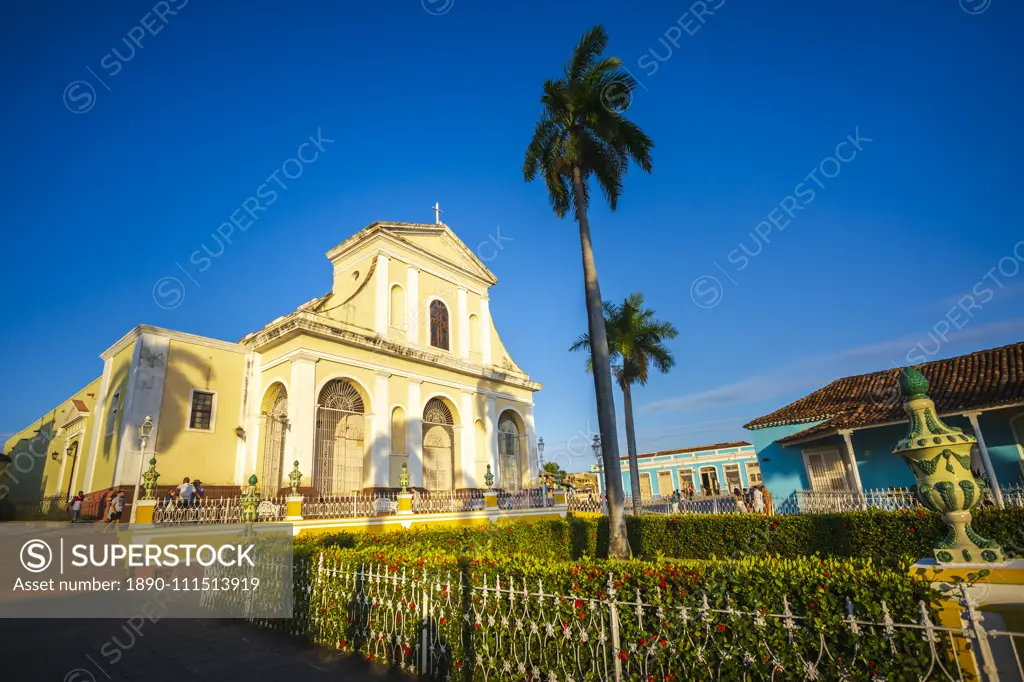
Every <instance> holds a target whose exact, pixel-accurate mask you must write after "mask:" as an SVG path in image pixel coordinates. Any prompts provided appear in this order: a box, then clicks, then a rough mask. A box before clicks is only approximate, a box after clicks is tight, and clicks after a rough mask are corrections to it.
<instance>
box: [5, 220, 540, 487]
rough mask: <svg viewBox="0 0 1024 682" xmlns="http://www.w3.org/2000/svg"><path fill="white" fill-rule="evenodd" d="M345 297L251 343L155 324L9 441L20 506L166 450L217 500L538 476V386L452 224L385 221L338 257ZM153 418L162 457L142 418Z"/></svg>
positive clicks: (486, 278)
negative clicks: (292, 490)
mask: <svg viewBox="0 0 1024 682" xmlns="http://www.w3.org/2000/svg"><path fill="white" fill-rule="evenodd" d="M327 259H328V260H329V261H330V264H331V269H332V272H333V284H332V287H331V290H330V292H329V293H327V294H326V295H324V296H321V297H319V298H314V299H313V300H311V301H308V302H306V303H303V304H302V305H300V306H299V307H298V308H296V310H295V311H294V312H292V313H290V314H288V315H285V316H283V317H278V318H277V319H275V320H272V321H271V322H270V323H268V324H267V325H266V326H264V327H263V328H262V329H259V330H256V331H254V332H252V333H250V334H247V335H246V336H244V337H243V338H242V339H240V340H239V341H237V342H229V341H222V340H218V339H211V338H206V337H202V336H196V335H193V334H187V333H183V332H178V331H172V330H169V329H161V328H157V327H152V326H147V325H139V326H138V327H136V328H134V329H132V330H131V331H130V332H128V333H127V334H125V335H124V336H123V337H121V338H120V339H118V340H117V341H116V342H114V344H113V345H112V346H110V348H108V349H107V350H105V351H104V352H103V353H101V354H100V357H101V358H102V360H103V373H102V375H101V376H99V377H97V378H96V379H95V380H94V381H92V382H91V383H90V384H89V385H88V386H86V387H85V388H83V389H82V390H81V391H79V392H78V393H76V394H75V395H73V396H71V397H70V398H69V399H68V400H66V401H64V402H63V403H61V404H60V405H58V406H57V407H55V408H54V409H53V410H52V411H50V412H48V413H47V414H46V415H44V416H43V417H42V418H41V419H40V420H39V421H37V422H35V423H34V424H32V425H30V426H29V427H27V428H26V429H24V430H23V431H21V432H19V433H17V434H15V435H14V436H13V437H12V438H10V439H8V440H7V442H6V444H5V447H4V453H5V454H6V455H7V456H8V457H10V462H9V465H8V467H7V471H6V475H5V476H3V479H4V480H3V481H0V483H2V484H3V486H4V487H3V488H0V492H3V493H6V494H8V495H11V496H12V498H14V499H23V500H30V499H36V498H38V497H40V496H67V495H73V494H74V493H76V492H77V491H78V490H84V491H86V493H87V494H88V493H94V492H102V491H106V490H109V489H111V488H113V487H122V488H125V489H126V491H128V493H129V494H130V493H131V490H132V488H133V487H134V485H135V483H136V481H138V480H139V476H140V472H141V471H142V470H143V468H144V465H146V464H147V463H148V460H149V459H150V458H151V457H154V456H155V457H156V459H157V467H156V468H157V471H158V472H159V473H160V483H161V484H162V485H164V484H172V483H179V482H180V481H181V479H182V478H183V477H185V476H189V477H191V478H192V479H201V480H202V481H203V483H204V485H205V487H206V490H207V495H208V496H209V495H211V494H213V495H214V496H216V495H218V493H219V494H223V495H225V496H227V495H237V493H238V489H239V486H240V485H242V484H243V483H244V482H245V481H246V480H247V479H248V478H249V476H250V475H251V474H253V473H255V474H256V475H257V477H258V479H259V485H260V488H261V491H262V492H263V493H264V494H266V495H273V494H276V493H277V492H278V491H279V490H280V489H282V488H284V487H286V486H287V483H288V474H289V472H290V471H291V470H292V467H293V462H295V461H297V462H298V467H299V471H300V472H301V473H302V475H303V478H302V487H303V489H304V492H307V491H308V492H309V493H310V494H317V495H321V496H336V495H346V494H351V493H354V492H360V491H372V490H384V489H394V488H397V487H399V485H400V484H399V476H400V474H401V471H402V467H403V465H406V466H407V468H408V472H409V474H410V483H411V486H412V487H415V488H420V489H426V490H431V491H441V490H459V489H472V488H482V487H484V485H485V484H484V477H485V474H486V471H487V467H488V466H490V469H491V471H492V473H493V474H494V477H495V483H494V486H495V487H496V488H502V489H505V490H517V489H520V488H522V487H527V486H531V485H534V482H535V481H536V480H537V450H536V438H535V432H534V415H533V394H534V392H536V391H538V390H540V388H541V386H540V384H538V383H536V382H534V381H531V380H530V377H529V376H528V375H527V374H526V373H525V372H524V371H523V370H522V369H520V368H519V366H518V365H517V364H516V363H515V362H514V361H513V359H512V358H511V357H510V356H509V354H508V351H507V350H506V349H505V347H504V345H502V342H501V338H500V337H499V336H498V332H497V330H496V329H495V327H494V324H493V323H492V321H491V314H490V298H489V291H490V288H491V287H492V286H493V285H495V284H496V283H497V281H498V280H497V278H496V277H495V276H494V274H493V273H492V272H491V271H490V270H489V269H488V268H487V267H486V266H485V265H484V263H483V262H482V261H481V260H480V258H478V257H477V255H476V254H474V253H473V251H472V250H471V249H469V248H468V247H467V246H466V245H465V244H464V243H463V242H462V241H460V240H459V238H458V237H456V236H455V234H454V233H453V232H452V230H451V229H450V228H449V227H448V226H447V225H445V224H444V223H442V222H440V220H438V221H437V223H435V224H414V223H394V222H375V223H373V224H371V225H369V226H367V227H365V228H364V229H362V230H360V231H359V232H358V233H356V234H355V235H353V236H352V237H350V238H349V239H347V240H345V241H344V242H342V243H341V244H338V245H337V246H335V247H334V248H332V249H331V250H329V251H328V252H327ZM147 417H148V418H149V419H150V421H151V424H152V431H151V433H150V435H149V437H148V445H147V446H146V447H145V451H144V452H143V451H142V450H141V446H142V439H141V438H140V426H142V424H143V423H144V422H145V421H146V419H147Z"/></svg>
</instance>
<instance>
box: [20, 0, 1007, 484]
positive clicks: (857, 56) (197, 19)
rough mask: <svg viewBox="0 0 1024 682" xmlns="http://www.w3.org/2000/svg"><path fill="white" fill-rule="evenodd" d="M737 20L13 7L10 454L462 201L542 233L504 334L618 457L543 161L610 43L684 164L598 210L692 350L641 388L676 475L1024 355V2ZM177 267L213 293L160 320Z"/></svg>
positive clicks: (474, 231) (634, 177) (565, 438)
mask: <svg viewBox="0 0 1024 682" xmlns="http://www.w3.org/2000/svg"><path fill="white" fill-rule="evenodd" d="M705 7H706V8H707V9H708V10H709V11H711V10H713V14H711V13H704V14H703V16H701V17H697V16H696V15H697V14H700V13H701V6H700V5H699V4H698V6H697V7H696V11H694V10H693V9H691V5H690V4H689V3H686V2H681V3H674V2H647V3H621V2H614V1H606V2H605V1H602V2H598V1H592V2H586V3H584V2H563V3H551V2H539V1H537V2H533V1H532V0H531V1H528V0H523V1H521V2H516V3H483V2H470V1H469V0H454V2H452V1H451V0H437V1H436V2H430V0H422V2H421V0H402V1H400V2H399V1H394V0H386V1H382V2H376V3H327V2H295V3H279V2H275V3H269V2H260V1H255V0H254V1H252V2H246V3H229V2H223V3H212V2H204V1H202V0H168V2H167V3H162V4H161V3H155V2H149V1H147V2H136V1H132V2H118V3H98V4H97V3H86V4H82V3H69V2H65V3H57V2H45V1H44V2H38V3H24V2H23V3H16V4H15V6H13V7H9V8H8V10H7V11H8V17H7V20H6V21H5V22H3V25H2V27H0V32H2V34H3V35H2V40H0V51H2V54H3V60H4V63H5V65H6V68H5V69H4V70H3V74H4V75H3V78H4V79H5V81H6V82H5V84H4V85H5V87H4V92H5V93H6V97H5V106H4V109H5V123H6V125H5V130H6V134H5V141H4V145H3V147H2V150H0V154H2V157H3V158H2V160H3V163H2V164H0V173H2V175H3V178H2V179H3V183H2V185H3V187H4V188H5V190H6V194H7V196H6V201H5V202H4V204H5V208H6V216H5V221H4V222H5V229H4V235H5V240H4V241H5V247H6V258H5V270H6V272H5V275H6V276H5V278H4V279H5V284H4V288H3V292H4V293H3V296H2V297H0V315H2V319H3V320H4V326H5V327H6V333H5V334H3V335H2V337H0V358H2V359H0V383H2V386H3V387H4V390H3V391H2V395H0V410H2V414H3V418H2V420H0V433H2V432H7V433H10V432H14V431H16V430H17V429H20V428H21V427H23V426H24V425H25V424H27V423H28V422H30V421H32V420H33V419H36V418H38V417H39V416H40V415H41V414H43V413H44V412H45V411H46V410H48V409H50V408H52V407H53V406H54V405H55V404H56V403H57V402H58V401H60V400H63V399H65V398H66V397H67V396H69V395H70V394H71V393H73V392H74V391H76V390H78V389H79V388H80V387H81V386H83V385H85V384H86V383H88V382H89V381H90V380H91V379H93V378H95V377H96V376H98V375H99V373H100V372H101V369H102V366H101V362H100V360H99V358H98V355H99V353H100V352H102V351H103V350H104V349H105V348H107V347H108V346H109V345H111V344H112V343H113V342H114V341H115V340H116V339H117V338H119V337H120V336H121V335H123V334H124V333H126V332H127V331H128V330H130V329H131V328H132V327H133V326H135V325H136V324H139V323H148V324H154V325H159V326H164V327H170V328H173V329H179V330H182V331H187V332H192V333H196V334H203V335H207V336H212V337H217V338H223V339H229V340H236V339H238V338H240V337H242V336H243V335H244V334H246V333H248V332H250V331H253V330H256V329H258V328H260V327H261V326H263V325H264V324H266V323H267V322H269V321H270V320H272V319H273V318H275V317H277V316H279V315H282V314H286V313H288V312H290V311H292V310H294V309H295V307H296V306H298V305H299V304H301V303H303V302H305V301H307V300H309V299H311V298H313V297H315V296H318V295H321V294H323V293H325V292H326V291H328V290H329V288H330V278H331V269H330V266H329V263H328V262H327V260H326V259H325V258H324V255H323V254H324V252H325V251H326V250H327V249H329V248H330V247H332V246H334V245H336V244H338V243H340V242H341V241H343V240H344V239H345V238H347V237H348V236H350V235H351V234H352V233H354V232H355V231H357V230H358V229H360V228H361V227H363V226H365V225H366V224H368V223H370V222H372V221H374V220H398V221H412V222H415V221H420V222H430V221H431V220H432V218H433V214H432V212H431V210H430V208H429V207H430V206H431V205H432V204H433V203H434V202H435V201H439V202H440V203H441V206H442V208H443V209H444V210H445V214H444V218H445V221H446V222H447V223H448V224H449V225H450V226H451V227H452V229H453V230H455V232H456V233H457V234H458V235H459V236H460V237H461V238H462V239H463V240H464V241H465V242H466V243H467V244H468V245H470V246H471V247H472V248H478V246H479V244H480V243H481V242H484V241H486V240H487V239H488V236H493V235H496V234H497V230H498V229H499V226H500V234H501V235H502V236H503V237H505V238H506V239H508V238H511V240H509V241H503V242H502V244H503V246H504V248H503V249H502V250H501V251H499V252H497V253H496V254H494V256H493V258H492V259H491V260H489V261H488V265H489V266H490V267H491V269H492V270H493V271H494V272H495V274H496V275H497V276H498V278H499V279H500V280H501V281H500V283H499V284H498V285H497V286H496V287H494V289H493V290H492V305H491V309H492V311H493V316H494V319H495V322H496V324H497V326H498V330H499V332H500V333H501V335H502V338H503V340H504V342H505V344H506V346H507V347H508V348H509V350H510V351H511V353H512V355H513V357H514V358H515V359H516V361H517V362H518V363H519V364H520V365H521V366H522V367H523V368H525V369H526V370H527V371H528V372H530V374H531V375H532V377H533V378H534V379H536V380H538V381H540V382H542V383H544V385H545V388H544V390H543V391H541V392H540V393H539V394H538V395H537V400H536V403H537V427H538V432H539V434H540V435H543V436H545V440H546V441H547V443H548V452H549V454H556V453H562V455H561V459H562V463H563V465H564V466H567V467H568V468H570V469H579V468H583V467H585V466H588V465H589V463H590V459H589V456H590V453H589V451H587V450H586V449H585V448H584V447H583V446H582V443H583V440H584V438H586V434H587V433H588V432H590V431H592V430H595V429H596V420H595V419H594V417H593V415H594V399H593V392H592V380H591V378H590V377H588V376H587V375H586V374H585V373H584V372H583V358H582V357H580V356H570V355H569V354H568V353H567V352H566V348H567V347H568V345H569V344H570V342H571V341H572V340H573V339H574V338H575V337H576V335H577V334H578V333H579V332H580V331H582V330H583V329H584V328H585V313H584V305H583V292H582V276H581V265H580V257H579V241H578V233H577V232H576V226H575V223H573V222H572V221H571V220H559V219H557V218H556V217H555V216H554V215H553V214H552V213H551V212H550V210H549V208H548V204H547V199H546V196H545V194H544V189H543V186H542V185H541V184H537V183H535V184H531V185H526V184H524V182H523V179H522V171H521V165H522V156H523V151H524V149H525V147H526V144H527V142H528V141H529V138H530V134H531V131H532V126H533V123H534V121H535V120H536V118H537V115H538V113H539V105H538V98H539V96H540V88H541V84H542V83H543V81H544V79H545V78H548V77H553V76H556V75H557V74H558V72H559V70H560V68H561V65H562V63H563V62H564V60H565V59H566V58H567V56H568V55H569V53H570V50H571V48H572V46H573V45H574V44H575V42H576V41H577V40H578V39H579V36H580V35H581V34H582V32H583V31H584V30H585V29H587V28H589V27H591V26H592V25H594V24H595V23H599V22H600V23H603V24H604V25H605V26H606V27H607V29H608V31H609V34H610V36H611V44H610V50H609V52H610V53H612V54H616V55H618V56H620V57H621V58H622V59H623V60H624V62H625V64H626V66H627V67H628V68H630V70H631V71H632V72H633V73H634V75H635V76H636V77H637V78H638V79H639V80H640V81H641V82H642V84H643V86H642V89H641V90H640V91H639V92H638V95H637V98H636V102H635V104H634V106H633V107H632V108H631V110H630V115H631V116H632V117H633V119H634V120H635V121H636V122H637V123H638V124H640V125H641V126H642V127H643V128H644V129H645V130H646V131H647V133H648V134H649V135H650V136H651V137H652V138H653V139H654V140H655V142H656V145H657V147H656V149H655V155H654V173H653V174H652V175H650V176H646V175H644V174H642V173H640V172H638V171H635V170H634V172H632V173H630V175H629V177H628V178H627V181H626V186H625V193H624V196H623V198H622V201H621V202H620V207H619V210H618V211H617V212H615V213H614V214H613V213H611V212H609V211H608V210H607V208H606V207H605V206H601V205H597V206H595V207H594V210H593V212H592V216H591V219H592V224H593V230H594V240H595V247H596V253H597V262H598V268H599V273H600V277H601V285H602V291H603V294H604V296H605V298H610V299H615V298H619V299H621V298H622V297H624V296H625V295H626V294H627V293H629V292H630V291H642V292H644V293H645V294H646V296H647V301H648V303H649V304H650V305H651V306H652V307H654V308H655V309H657V311H658V313H659V316H660V317H662V318H664V319H668V320H671V321H672V322H674V323H675V324H676V326H677V327H678V328H679V329H680V336H679V338H678V339H676V341H675V342H673V343H672V349H673V351H674V352H675V354H676V357H677V361H678V365H677V367H676V369H675V370H674V371H673V372H672V373H671V374H669V375H667V376H657V377H655V378H654V379H653V380H652V381H651V382H650V384H649V385H648V386H647V387H644V388H642V389H640V390H638V391H637V392H636V398H635V402H636V410H637V430H638V438H639V445H640V448H641V450H642V451H644V450H651V449H667V448H671V447H682V446H689V445H698V444H702V443H709V442H718V441H723V440H728V439H732V438H740V437H743V436H744V435H745V432H744V431H743V430H742V428H741V426H742V424H743V423H744V422H745V420H747V419H749V418H752V417H756V416H759V415H761V414H764V413H767V412H769V411H771V410H773V409H775V408H777V407H780V406H782V405H783V404H785V403H787V402H789V401H791V400H792V399H795V398H797V397H799V396H801V395H803V394H805V393H807V392H809V391H811V390H814V389H816V388H818V387H820V386H821V385H824V384H825V383H827V382H828V381H830V380H831V379H834V378H837V377H840V376H844V375H847V374H852V373H859V372H866V371H872V370H877V369H882V368H885V367H890V366H892V365H893V364H907V357H908V356H910V357H915V358H920V359H923V358H927V359H932V358H939V357H948V356H950V355H956V354H959V353H962V352H968V351H971V350H975V349H978V348H984V347H991V346H995V345H1001V344H1005V343H1010V342H1014V341H1018V340H1020V339H1022V338H1024V320H1022V318H1021V316H1020V311H1021V309H1022V303H1024V272H1021V269H1022V268H1024V243H1022V240H1024V229H1022V228H1021V215H1020V209H1019V206H1018V204H1019V201H1018V198H1019V186H1020V180H1021V173H1020V171H1019V168H1020V166H1019V159H1020V158H1021V157H1022V151H1024V149H1022V146H1024V145H1022V137H1021V135H1020V132H1019V127H1018V126H1019V121H1020V120H1021V118H1022V117H1021V114H1022V105H1021V96H1020V93H1021V92H1022V87H1021V86H1022V85H1024V84H1022V82H1021V81H1022V78H1024V76H1022V75H1021V73H1022V72H1021V69H1020V66H1021V64H1022V59H1021V49H1020V46H1019V35H1018V28H1019V26H1021V25H1022V19H1024V7H1022V6H1021V5H1020V3H1014V2H1010V1H1009V0H962V2H958V0H929V1H924V0H920V1H913V2H903V3H892V2H884V3H883V2H880V1H874V0H865V1H863V2H834V3H820V2H811V1H810V0H791V1H790V2H785V3H781V2H776V3H751V2H739V1H738V0H708V2H706V3H705ZM168 8H169V9H170V10H171V11H175V12H176V14H170V13H169V12H168ZM154 9H157V10H159V12H160V13H162V14H163V15H164V20H163V21H161V20H159V19H158V18H157V17H155V16H154V14H153V11H154ZM142 24H148V25H149V29H148V30H145V33H144V35H143V31H144V29H143V28H140V26H141V25H142ZM150 31H152V32H153V33H155V35H152V34H151V33H150ZM126 36H127V38H126ZM132 36H135V37H136V39H137V40H138V42H140V43H141V47H135V46H134V45H133V44H132V42H131V37H132ZM139 36H142V37H141V38H140V37H139ZM125 40H128V42H127V43H126V42H124V41H125ZM129 45H131V46H132V47H135V49H134V53H133V52H132V50H130V48H129V47H128V46H129ZM115 49H116V50H117V53H116V54H115V53H114V52H113V50H115ZM77 81H81V82H77ZM318 131H319V134H320V135H321V136H322V137H323V138H327V139H331V140H334V142H331V143H327V142H323V143H322V146H323V151H322V152H321V153H320V155H319V156H318V157H317V159H316V161H315V162H313V163H310V164H308V165H305V166H304V167H302V174H301V176H300V177H298V178H296V179H295V180H294V181H287V182H288V189H287V190H283V189H281V190H280V191H279V196H278V198H277V201H276V202H275V203H274V205H273V206H272V207H270V208H269V209H268V210H267V211H266V212H265V213H263V214H261V215H260V218H259V220H258V221H257V222H256V223H255V224H254V225H253V226H252V227H250V228H249V229H248V230H246V232H245V233H244V234H243V233H236V234H235V235H234V236H233V238H232V243H231V244H230V245H229V246H228V247H226V248H225V249H224V251H223V253H222V254H221V255H220V256H218V257H217V258H212V259H211V260H210V263H209V266H208V267H207V268H206V269H204V270H203V271H202V272H200V271H199V269H198V267H197V266H196V265H194V264H192V263H190V262H189V256H190V254H192V253H193V252H195V251H196V250H199V249H201V248H202V247H203V245H204V244H205V245H207V246H208V247H210V248H211V249H216V247H217V245H216V243H215V242H214V240H213V238H212V237H211V234H212V233H213V232H214V230H215V229H216V228H217V227H218V225H220V224H221V223H223V222H225V221H226V220H228V218H229V216H230V215H231V213H232V212H233V211H235V210H236V209H237V208H239V206H240V205H241V204H242V202H243V201H244V200H245V199H246V198H247V197H249V196H251V195H252V194H254V193H255V192H256V189H257V188H258V187H259V186H260V185H261V184H264V183H265V182H266V181H267V178H268V176H269V175H270V174H271V173H274V172H275V170H277V169H280V168H281V165H282V163H283V162H284V160H285V159H287V158H289V157H292V156H294V155H295V151H296V148H297V147H298V146H299V145H300V144H301V143H302V142H304V141H306V140H307V139H308V138H309V137H310V136H311V135H312V136H314V137H316V136H317V135H318ZM849 138H853V139H854V140H855V141H856V144H852V143H850V142H849ZM844 140H847V144H845V145H843V146H840V147H838V149H837V146H838V145H840V143H841V142H843V141H844ZM837 155H839V156H840V157H842V159H844V160H842V161H838V160H836V156H837ZM812 171H813V172H814V175H813V176H810V175H809V174H811V173H812ZM291 172H292V174H294V173H295V171H294V170H292V171H291ZM808 190H813V192H814V194H813V198H809V196H808ZM786 209H788V212H787V210H786ZM758 231H760V233H761V236H759V235H758ZM1015 246H1016V249H1017V255H1016V256H1015V255H1014V248H1015ZM744 248H745V249H746V251H743V249H744ZM488 253H491V252H488ZM747 253H750V254H756V255H752V256H751V255H746V254H747ZM176 264H180V265H182V266H183V267H184V268H186V269H187V271H188V274H187V276H186V275H183V274H182V272H181V270H180V269H179V268H178V265H176ZM741 266H742V267H741ZM173 276H177V277H178V278H179V279H181V280H182V281H183V283H184V292H183V294H184V299H183V300H182V301H181V304H180V305H178V306H177V307H174V308H164V307H160V306H159V305H157V304H156V303H155V301H154V296H153V289H154V285H155V284H156V283H157V282H158V281H159V280H160V279H161V278H163V277H173ZM712 277H713V278H715V279H710V278H712ZM193 279H194V281H193ZM986 292H988V293H987V294H986ZM967 295H970V296H971V297H972V298H971V299H969V300H965V299H964V296H967ZM164 302H165V303H166V300H165V301H164ZM951 309H952V311H953V312H950V311H951ZM936 328H938V329H939V331H941V332H943V336H945V339H940V341H939V342H936V341H935V339H936V338H939V335H938V334H937V333H936V332H935V331H934V330H935V329H936ZM947 328H948V330H949V331H948V332H946V329H947ZM918 343H920V344H921V346H920V347H918V346H917V344H918ZM915 348H916V349H917V350H916V351H915ZM910 354H913V355H910ZM616 400H617V407H618V408H619V409H620V412H621V396H620V395H617V396H616ZM622 433H623V432H622V429H621V427H620V435H621V434H622ZM570 452H571V453H574V454H575V455H576V456H575V457H570V456H569V453H570Z"/></svg>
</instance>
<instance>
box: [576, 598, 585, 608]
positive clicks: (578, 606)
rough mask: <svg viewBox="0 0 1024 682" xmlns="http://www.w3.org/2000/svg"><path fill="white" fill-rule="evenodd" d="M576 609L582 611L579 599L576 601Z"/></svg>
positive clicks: (581, 603)
mask: <svg viewBox="0 0 1024 682" xmlns="http://www.w3.org/2000/svg"><path fill="white" fill-rule="evenodd" d="M576 608H577V609H582V608H583V602H581V601H580V600H579V599H577V600H576Z"/></svg>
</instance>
